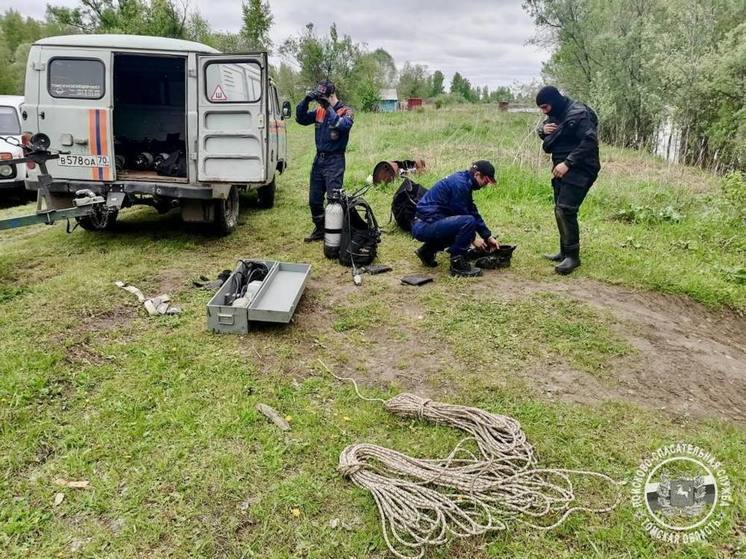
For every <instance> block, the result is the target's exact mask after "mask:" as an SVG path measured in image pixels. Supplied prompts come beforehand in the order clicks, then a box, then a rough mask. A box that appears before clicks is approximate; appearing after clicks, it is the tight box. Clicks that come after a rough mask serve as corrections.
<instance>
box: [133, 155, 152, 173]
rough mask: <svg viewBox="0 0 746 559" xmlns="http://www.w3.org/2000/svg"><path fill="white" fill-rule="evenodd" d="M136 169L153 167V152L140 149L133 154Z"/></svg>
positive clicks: (142, 169)
mask: <svg viewBox="0 0 746 559" xmlns="http://www.w3.org/2000/svg"><path fill="white" fill-rule="evenodd" d="M133 163H134V165H135V169H137V170H138V171H147V170H148V169H150V168H152V167H153V154H152V153H150V152H149V151H141V152H140V153H138V154H137V155H136V156H135V161H134V162H133Z"/></svg>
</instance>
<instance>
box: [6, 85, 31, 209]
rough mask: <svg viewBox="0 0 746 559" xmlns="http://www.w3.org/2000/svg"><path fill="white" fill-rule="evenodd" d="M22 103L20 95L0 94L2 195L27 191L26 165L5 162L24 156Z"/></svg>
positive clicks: (19, 193)
mask: <svg viewBox="0 0 746 559" xmlns="http://www.w3.org/2000/svg"><path fill="white" fill-rule="evenodd" d="M22 104H23V97H22V96H20V95H0V195H5V194H13V195H23V194H24V192H25V186H24V182H25V180H26V166H25V165H4V164H3V161H7V160H9V159H16V158H20V157H23V150H22V149H21V148H20V147H19V146H20V143H21V117H20V112H21V105H22ZM1 138H7V139H8V141H7V142H6V141H5V140H3V139H1Z"/></svg>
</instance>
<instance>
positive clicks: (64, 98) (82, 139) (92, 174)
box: [37, 47, 114, 181]
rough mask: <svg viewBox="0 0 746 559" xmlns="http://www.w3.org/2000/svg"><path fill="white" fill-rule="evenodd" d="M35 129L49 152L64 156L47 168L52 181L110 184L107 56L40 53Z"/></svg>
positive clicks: (88, 51)
mask: <svg viewBox="0 0 746 559" xmlns="http://www.w3.org/2000/svg"><path fill="white" fill-rule="evenodd" d="M38 68H39V70H38V71H39V72H41V74H42V75H45V76H46V79H42V80H40V83H39V104H38V115H37V119H38V120H37V122H38V129H39V131H40V132H44V133H45V134H47V135H48V136H49V138H50V139H51V141H52V149H55V150H62V151H66V152H69V153H68V154H67V155H61V156H60V159H59V160H58V161H50V162H49V163H48V166H49V172H50V173H51V174H52V176H53V177H55V178H60V179H72V180H95V181H108V180H112V179H113V178H114V161H113V160H114V158H113V154H112V151H113V145H112V131H111V104H112V103H111V83H112V82H111V52H110V51H108V50H103V49H71V48H62V47H42V49H41V54H40V60H39V63H38Z"/></svg>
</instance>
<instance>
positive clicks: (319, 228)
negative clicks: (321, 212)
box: [303, 216, 324, 243]
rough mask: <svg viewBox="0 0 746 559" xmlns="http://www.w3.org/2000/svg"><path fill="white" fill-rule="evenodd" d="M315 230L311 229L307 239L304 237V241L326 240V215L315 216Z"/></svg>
mask: <svg viewBox="0 0 746 559" xmlns="http://www.w3.org/2000/svg"><path fill="white" fill-rule="evenodd" d="M313 225H314V228H313V231H311V234H310V235H308V237H306V238H305V239H303V242H306V243H312V242H314V241H323V240H324V217H323V216H321V217H320V218H316V217H314V218H313Z"/></svg>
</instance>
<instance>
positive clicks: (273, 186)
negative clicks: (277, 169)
mask: <svg viewBox="0 0 746 559" xmlns="http://www.w3.org/2000/svg"><path fill="white" fill-rule="evenodd" d="M275 192H277V183H276V182H275V178H274V177H272V182H271V183H269V184H266V185H264V186H262V187H259V188H258V189H257V191H256V196H257V201H258V203H259V207H260V208H264V209H269V208H272V207H274V205H275Z"/></svg>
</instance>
